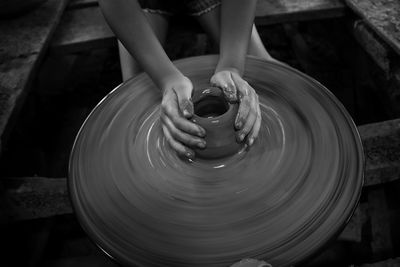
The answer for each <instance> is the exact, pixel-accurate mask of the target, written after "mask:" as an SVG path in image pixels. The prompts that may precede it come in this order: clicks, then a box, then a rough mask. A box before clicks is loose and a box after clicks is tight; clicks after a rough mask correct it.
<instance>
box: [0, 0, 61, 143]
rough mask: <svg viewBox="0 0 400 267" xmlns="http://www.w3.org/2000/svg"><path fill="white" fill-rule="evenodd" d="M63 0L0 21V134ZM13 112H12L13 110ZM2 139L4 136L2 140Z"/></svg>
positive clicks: (19, 101)
mask: <svg viewBox="0 0 400 267" xmlns="http://www.w3.org/2000/svg"><path fill="white" fill-rule="evenodd" d="M66 2H67V1H66V0H48V1H47V2H46V3H44V4H43V5H41V6H40V7H39V8H37V9H35V10H33V11H32V12H30V13H27V14H25V15H24V16H20V17H17V18H13V19H7V20H1V21H0V136H1V137H2V138H3V133H4V131H5V129H6V126H7V125H8V123H9V119H10V117H11V116H12V115H14V112H15V111H18V109H19V108H20V104H22V103H23V99H24V96H25V95H26V93H27V91H28V89H29V85H30V82H31V80H32V78H33V77H34V75H35V73H36V67H37V66H38V64H39V63H40V61H41V59H42V56H43V54H44V52H45V50H46V48H47V46H48V43H49V39H50V37H51V36H52V34H53V32H54V30H55V28H56V26H57V23H58V21H59V19H60V17H61V14H62V11H63V10H64V7H65V5H66ZM15 114H16V113H15ZM3 141H4V140H3Z"/></svg>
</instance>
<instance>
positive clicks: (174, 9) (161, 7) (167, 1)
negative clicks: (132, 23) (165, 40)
mask: <svg viewBox="0 0 400 267" xmlns="http://www.w3.org/2000/svg"><path fill="white" fill-rule="evenodd" d="M138 1H139V4H140V6H141V7H142V9H143V11H145V12H149V13H156V14H162V15H167V16H172V15H189V16H201V15H203V14H205V13H207V12H209V11H211V10H213V9H214V8H216V7H218V6H219V5H220V4H221V1H220V0H138Z"/></svg>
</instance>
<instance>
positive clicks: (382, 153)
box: [358, 119, 400, 186]
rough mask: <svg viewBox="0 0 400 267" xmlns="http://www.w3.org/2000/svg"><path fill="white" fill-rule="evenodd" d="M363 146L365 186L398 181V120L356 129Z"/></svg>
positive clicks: (399, 152)
mask: <svg viewBox="0 0 400 267" xmlns="http://www.w3.org/2000/svg"><path fill="white" fill-rule="evenodd" d="M358 130H359V132H360V135H361V139H362V141H363V145H364V154H365V186H371V185H377V184H381V183H386V182H390V181H394V180H397V179H400V119H396V120H389V121H385V122H378V123H372V124H367V125H362V126H360V127H358Z"/></svg>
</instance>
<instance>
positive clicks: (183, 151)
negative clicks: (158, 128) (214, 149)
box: [162, 125, 194, 159]
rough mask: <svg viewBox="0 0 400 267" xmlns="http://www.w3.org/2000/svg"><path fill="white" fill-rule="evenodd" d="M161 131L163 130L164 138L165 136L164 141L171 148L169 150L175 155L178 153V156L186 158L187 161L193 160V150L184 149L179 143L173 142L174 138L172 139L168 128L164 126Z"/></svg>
mask: <svg viewBox="0 0 400 267" xmlns="http://www.w3.org/2000/svg"><path fill="white" fill-rule="evenodd" d="M162 129H163V132H164V136H165V139H166V140H167V142H168V144H169V145H170V146H171V148H172V149H173V150H175V151H176V153H178V155H180V156H183V157H187V158H189V159H194V151H193V150H191V149H189V148H187V147H185V146H184V145H182V144H181V143H179V142H177V141H176V140H174V138H172V136H171V133H170V132H169V130H168V128H167V127H166V126H165V125H163V126H162Z"/></svg>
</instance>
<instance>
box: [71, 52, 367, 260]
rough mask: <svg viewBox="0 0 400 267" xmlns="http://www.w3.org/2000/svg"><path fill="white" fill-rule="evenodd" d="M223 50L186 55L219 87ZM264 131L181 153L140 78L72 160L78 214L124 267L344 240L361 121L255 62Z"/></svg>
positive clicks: (268, 256)
mask: <svg viewBox="0 0 400 267" xmlns="http://www.w3.org/2000/svg"><path fill="white" fill-rule="evenodd" d="M216 62H217V57H216V56H202V57H195V58H189V59H184V60H180V61H177V62H176V65H177V66H178V68H179V69H180V70H181V71H182V72H183V73H184V74H185V75H186V76H188V77H189V78H190V79H191V80H192V82H193V84H194V87H195V90H196V89H197V88H205V87H207V86H209V84H208V82H209V79H210V77H211V75H212V73H213V71H214V67H215V65H216ZM244 77H245V79H246V80H247V81H248V82H249V84H250V85H252V86H253V88H255V89H256V91H257V93H258V94H259V99H260V105H261V112H262V128H261V131H260V134H259V137H258V139H257V140H256V142H255V143H254V145H253V147H252V148H251V149H250V150H242V151H239V152H238V153H236V154H234V155H233V156H230V157H227V158H222V159H214V160H204V159H203V160H202V159H196V160H195V161H194V162H191V163H190V162H187V161H184V160H181V159H180V158H179V157H178V156H177V155H176V154H175V153H174V152H173V151H172V150H171V148H170V147H169V146H168V144H167V143H166V140H165V138H164V136H163V133H162V130H161V127H160V120H159V112H160V102H161V94H160V92H159V90H158V89H157V88H156V87H155V85H154V84H153V83H152V82H151V80H150V79H149V77H148V76H147V75H145V74H141V75H139V76H138V77H136V78H134V79H132V80H130V81H128V82H127V83H124V84H123V85H121V86H119V87H118V88H116V89H115V90H114V91H112V92H111V93H110V94H109V95H107V96H106V97H105V98H104V99H103V100H102V101H101V102H100V103H99V104H98V105H97V107H96V108H95V109H94V110H93V111H92V113H91V114H90V115H89V117H88V118H87V120H86V121H85V123H84V125H83V126H82V128H81V130H80V132H79V134H78V136H77V138H76V141H75V144H74V147H73V151H72V154H71V158H70V170H69V171H70V173H69V176H70V177H69V188H70V194H71V198H72V203H73V206H74V208H75V212H76V215H77V217H78V219H79V221H80V223H81V224H82V226H83V228H84V229H85V231H86V232H87V233H88V235H89V236H90V237H91V238H92V239H93V241H94V242H95V243H96V244H97V245H98V246H99V247H100V248H101V249H102V250H103V251H104V252H105V253H107V254H108V255H109V256H111V257H112V258H114V259H115V260H117V261H118V262H119V263H121V264H122V265H125V266H229V265H230V264H233V263H234V262H236V261H239V260H241V259H243V258H256V259H264V260H266V261H268V262H269V263H271V264H272V265H273V266H274V267H275V266H288V265H291V264H294V263H297V262H299V261H302V260H304V259H305V258H307V257H309V256H310V255H312V254H313V253H314V252H316V251H317V250H318V249H320V248H321V247H322V246H324V245H326V243H327V242H328V241H329V240H331V239H332V238H333V237H335V236H336V235H337V234H338V233H339V232H340V230H341V229H343V227H344V226H345V224H346V223H347V221H348V220H349V218H350V216H351V214H352V212H353V211H354V208H355V206H356V204H357V201H358V198H359V195H360V191H361V187H362V181H363V176H362V171H363V152H362V146H361V142H360V138H359V136H358V133H357V130H356V127H355V126H354V123H353V122H352V120H351V118H350V116H349V115H348V114H347V112H346V111H345V109H344V108H343V106H342V105H341V104H340V103H339V102H338V101H337V100H336V98H335V97H334V96H333V95H332V94H331V93H330V92H329V91H328V90H327V89H326V88H324V87H323V86H322V85H321V84H319V83H318V82H316V81H315V80H313V79H311V78H310V77H308V76H306V75H305V74H302V73H301V72H299V71H296V70H294V69H292V68H290V67H286V66H283V65H279V64H275V63H271V62H265V61H262V60H257V59H253V58H249V59H248V60H247V63H246V72H245V76H244Z"/></svg>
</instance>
